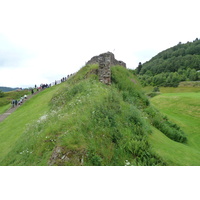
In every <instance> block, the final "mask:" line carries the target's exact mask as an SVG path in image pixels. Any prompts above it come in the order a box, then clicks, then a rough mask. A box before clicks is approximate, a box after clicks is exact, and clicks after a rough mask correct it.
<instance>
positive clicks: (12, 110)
mask: <svg viewBox="0 0 200 200" xmlns="http://www.w3.org/2000/svg"><path fill="white" fill-rule="evenodd" d="M41 91H42V90H41ZM41 91H37V92H35V93H33V94H31V95H29V96H27V99H24V102H26V101H27V100H29V99H30V98H31V97H33V96H34V95H36V94H38V93H39V92H41ZM24 102H23V104H24ZM23 104H22V105H23ZM22 105H17V106H15V107H14V108H13V107H11V108H9V109H8V110H7V111H6V112H5V113H3V114H1V115H0V122H2V121H3V120H4V119H5V118H6V117H8V116H9V115H10V114H12V113H13V112H14V111H15V110H16V109H17V108H19V107H20V106H22Z"/></svg>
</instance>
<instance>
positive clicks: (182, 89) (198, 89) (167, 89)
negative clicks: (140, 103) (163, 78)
mask: <svg viewBox="0 0 200 200" xmlns="http://www.w3.org/2000/svg"><path fill="white" fill-rule="evenodd" d="M153 88H154V87H153V86H146V87H144V88H142V90H143V91H144V92H145V93H150V92H152V91H153ZM159 89H160V92H161V93H185V92H200V87H191V86H187V87H186V86H180V87H159Z"/></svg>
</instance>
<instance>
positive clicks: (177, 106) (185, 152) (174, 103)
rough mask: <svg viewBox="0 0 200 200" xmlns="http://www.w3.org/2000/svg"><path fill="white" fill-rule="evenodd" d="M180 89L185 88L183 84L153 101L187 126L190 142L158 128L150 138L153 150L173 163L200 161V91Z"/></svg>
mask: <svg viewBox="0 0 200 200" xmlns="http://www.w3.org/2000/svg"><path fill="white" fill-rule="evenodd" d="M197 89H198V88H197ZM197 89H196V88H190V89H189V88H187V89H186V90H185V91H188V90H190V91H194V90H197ZM166 90H167V89H166ZM168 90H169V89H168ZM173 90H174V91H173ZM161 91H162V90H161ZM175 91H178V92H179V93H176V92H175ZM180 91H184V90H183V88H171V92H173V93H163V94H161V95H158V96H156V97H154V98H152V99H151V103H152V104H153V105H154V106H155V107H156V108H158V109H159V110H160V111H161V112H162V113H163V114H165V115H167V117H168V118H169V119H170V120H171V121H173V122H175V123H177V124H178V125H179V126H180V127H181V128H182V130H184V132H185V133H186V134H187V138H188V142H187V144H180V143H177V142H174V141H171V140H170V139H169V138H167V137H166V136H164V135H163V134H162V133H161V132H159V131H157V130H155V129H154V133H153V134H152V135H151V136H150V141H151V143H152V145H153V147H154V150H155V151H156V152H157V153H158V154H159V155H160V156H161V157H163V158H164V159H165V160H167V161H168V162H169V163H170V164H171V165H200V159H199V158H200V92H182V93H180Z"/></svg>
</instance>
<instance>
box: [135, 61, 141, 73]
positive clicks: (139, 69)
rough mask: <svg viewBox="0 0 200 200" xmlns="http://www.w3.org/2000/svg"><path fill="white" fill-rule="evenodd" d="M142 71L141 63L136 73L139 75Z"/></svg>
mask: <svg viewBox="0 0 200 200" xmlns="http://www.w3.org/2000/svg"><path fill="white" fill-rule="evenodd" d="M141 69H142V63H141V62H139V65H138V67H137V69H136V73H137V74H139V73H140V71H141Z"/></svg>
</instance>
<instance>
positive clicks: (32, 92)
mask: <svg viewBox="0 0 200 200" xmlns="http://www.w3.org/2000/svg"><path fill="white" fill-rule="evenodd" d="M72 75H73V74H70V75H67V77H63V78H61V79H60V80H58V81H55V82H54V83H50V84H40V86H39V87H37V85H35V87H34V88H30V89H31V94H32V95H33V94H34V89H35V90H37V91H40V90H42V89H45V88H49V87H51V86H53V85H57V84H59V83H62V82H64V81H66V80H67V79H68V78H69V77H70V76H72ZM25 99H27V95H26V94H25V95H24V96H23V97H21V98H20V99H19V100H16V99H13V100H12V102H11V103H12V107H13V108H14V107H15V106H18V105H21V104H22V103H23V102H24V100H25Z"/></svg>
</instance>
